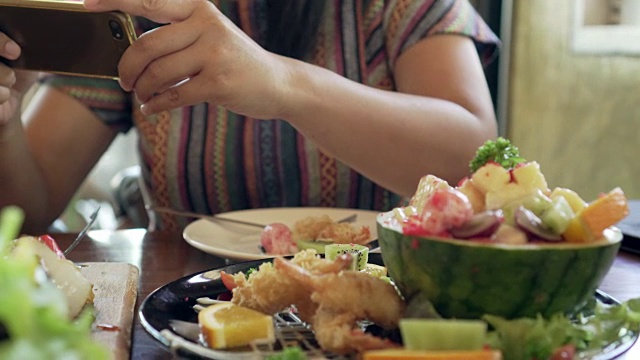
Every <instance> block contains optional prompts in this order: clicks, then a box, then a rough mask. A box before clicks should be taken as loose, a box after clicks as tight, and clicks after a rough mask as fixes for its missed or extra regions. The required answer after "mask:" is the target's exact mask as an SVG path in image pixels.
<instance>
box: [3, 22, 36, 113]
mask: <svg viewBox="0 0 640 360" xmlns="http://www.w3.org/2000/svg"><path fill="white" fill-rule="evenodd" d="M20 52H21V49H20V46H18V44H16V42H15V41H13V40H11V39H10V38H9V37H8V36H7V35H5V34H4V33H2V32H0V57H1V58H4V59H8V60H15V59H17V58H18V57H19V56H20ZM36 76H37V73H36V72H31V71H20V70H14V69H12V68H11V67H9V66H7V65H5V64H4V63H2V62H0V126H2V125H6V124H8V123H9V121H10V120H11V119H12V118H14V117H15V116H16V114H17V113H18V111H19V110H20V104H21V102H22V97H23V96H24V94H25V93H26V92H27V90H29V88H31V86H32V85H33V84H34V82H35V80H36Z"/></svg>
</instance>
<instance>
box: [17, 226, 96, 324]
mask: <svg viewBox="0 0 640 360" xmlns="http://www.w3.org/2000/svg"><path fill="white" fill-rule="evenodd" d="M43 239H46V241H47V242H48V243H49V244H55V241H53V239H52V238H51V237H49V236H46V235H45V236H40V237H35V236H22V237H20V238H18V239H16V240H15V241H14V242H13V244H12V246H13V248H12V250H11V252H12V253H15V252H28V251H31V252H33V253H34V254H35V255H36V256H37V257H38V258H39V259H40V265H41V267H42V269H44V271H45V272H46V275H47V276H48V277H49V279H50V280H51V281H52V282H53V283H54V284H55V285H56V286H57V287H58V288H60V290H62V293H63V294H64V296H65V298H66V301H65V303H66V304H67V307H68V310H69V318H75V317H76V316H78V314H80V312H81V311H82V309H83V308H84V307H85V305H87V304H91V303H92V302H93V297H94V294H93V285H92V284H91V283H90V282H89V280H87V278H85V277H84V275H82V273H80V270H79V269H78V267H77V266H76V265H75V264H74V263H73V262H71V261H69V260H67V259H65V258H64V255H62V253H61V252H56V250H52V249H51V248H50V247H49V246H47V245H46V243H45V242H44V241H43ZM52 246H53V247H54V249H56V248H57V245H52ZM25 247H28V248H30V249H26V250H25V249H24V248H25Z"/></svg>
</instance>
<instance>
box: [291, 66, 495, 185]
mask: <svg viewBox="0 0 640 360" xmlns="http://www.w3.org/2000/svg"><path fill="white" fill-rule="evenodd" d="M291 69H292V72H291V79H292V80H291V81H292V86H291V89H292V91H291V92H290V93H289V101H287V104H289V105H290V106H287V107H286V108H285V110H284V111H285V113H284V114H283V117H284V118H285V119H286V120H288V121H289V122H290V123H291V124H292V125H293V126H295V127H296V128H297V129H298V130H299V131H300V132H301V133H303V134H304V135H305V136H306V137H307V138H309V139H310V140H311V141H313V142H314V143H315V144H316V145H318V146H319V147H320V148H322V149H323V151H325V152H327V153H328V154H330V155H333V156H335V157H336V158H338V159H340V160H341V161H343V162H345V163H346V164H348V165H350V166H352V167H353V168H354V169H356V170H358V171H359V172H361V173H363V174H364V175H366V176H368V177H369V178H371V179H372V180H374V181H376V182H377V183H379V184H380V185H382V186H385V187H387V188H389V189H391V190H394V191H396V192H398V193H400V194H404V195H410V194H412V193H413V192H414V191H415V187H416V185H417V182H418V180H419V178H420V177H421V176H423V175H426V174H434V175H437V176H439V177H441V178H443V179H446V180H448V181H449V182H450V183H452V184H455V183H456V182H457V181H458V180H460V179H461V178H462V177H464V176H465V175H467V174H468V163H469V161H470V160H471V159H472V157H473V156H474V153H475V150H476V148H477V147H478V146H479V145H480V144H482V143H483V142H484V141H485V140H486V139H487V138H489V137H493V136H495V135H496V127H495V119H494V118H493V117H489V118H481V117H480V116H477V115H475V114H473V113H471V112H470V111H469V110H467V109H465V108H464V107H462V106H460V105H458V104H456V103H453V102H451V101H445V100H441V99H436V98H433V97H425V96H417V95H410V94H404V93H398V92H391V91H384V90H379V89H375V88H372V87H368V86H365V85H362V84H359V83H356V82H353V81H350V80H348V79H345V78H343V77H341V76H339V75H337V74H335V73H332V72H330V71H327V70H324V69H322V68H319V67H315V66H312V65H308V64H304V63H300V62H295V61H292V64H291Z"/></svg>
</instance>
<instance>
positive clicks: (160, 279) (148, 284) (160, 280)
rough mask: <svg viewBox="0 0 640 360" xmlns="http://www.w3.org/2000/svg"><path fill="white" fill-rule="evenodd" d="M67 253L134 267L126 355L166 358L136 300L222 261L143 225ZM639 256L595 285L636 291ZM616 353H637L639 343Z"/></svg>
mask: <svg viewBox="0 0 640 360" xmlns="http://www.w3.org/2000/svg"><path fill="white" fill-rule="evenodd" d="M54 237H55V239H56V240H57V241H58V242H59V244H60V247H61V248H63V249H64V248H66V246H67V245H68V244H70V243H71V241H72V240H73V239H74V237H75V234H55V235H54ZM69 259H70V260H73V261H77V262H96V261H109V262H126V263H130V264H133V265H135V266H137V267H138V268H139V269H140V284H139V293H138V302H137V304H136V311H135V314H136V318H135V322H134V327H133V330H132V348H131V358H132V359H145V360H146V359H171V358H172V355H171V354H170V353H169V351H168V350H165V349H164V348H163V347H162V346H161V345H160V343H159V342H157V341H156V340H155V339H153V338H152V337H151V336H150V335H148V334H147V332H146V331H145V330H144V328H143V327H142V325H141V324H140V321H139V319H138V316H137V310H138V306H139V305H140V303H141V302H142V300H144V299H145V298H146V296H147V295H149V293H151V292H152V291H153V290H155V289H157V288H159V287H161V286H163V285H165V284H167V283H169V282H171V281H174V280H176V279H178V278H181V277H183V276H186V275H189V274H193V273H196V272H199V271H202V270H206V269H210V268H214V267H219V266H224V265H225V264H226V263H225V260H224V259H221V258H219V257H216V256H213V255H209V254H206V253H204V252H202V251H200V250H198V249H195V248H194V247H192V246H190V245H189V244H187V243H186V242H185V241H184V240H183V238H182V234H179V233H168V232H147V231H145V230H143V229H132V230H120V231H104V230H98V231H92V232H90V233H89V237H87V238H86V239H85V240H84V241H83V242H81V243H80V244H79V245H78V247H76V248H75V249H74V250H73V251H72V252H71V254H70V255H69ZM638 274H640V256H637V255H632V254H628V253H623V252H621V253H620V254H619V255H618V257H617V259H616V261H615V263H614V265H613V268H612V269H611V271H610V272H609V274H608V275H607V277H606V278H605V280H604V282H603V283H602V286H601V289H602V290H603V291H605V292H606V293H608V294H609V295H611V296H613V297H614V298H616V299H618V300H620V301H625V300H628V299H630V298H634V297H640V281H638ZM619 359H625V360H631V359H640V344H635V345H634V347H633V348H632V349H631V350H629V351H628V352H627V353H625V354H624V355H622V356H620V357H619Z"/></svg>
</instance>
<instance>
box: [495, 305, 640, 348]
mask: <svg viewBox="0 0 640 360" xmlns="http://www.w3.org/2000/svg"><path fill="white" fill-rule="evenodd" d="M483 319H484V320H485V321H487V322H488V323H489V325H490V326H491V327H492V328H493V329H494V330H493V331H492V332H491V333H490V334H489V336H488V342H489V345H490V346H491V347H492V348H495V349H500V350H501V351H502V355H503V357H504V359H505V360H511V359H513V360H517V359H548V358H549V357H550V356H551V355H552V354H553V353H554V351H555V350H557V349H558V348H560V347H561V346H563V345H573V346H574V347H575V349H576V350H577V351H580V352H582V353H586V354H590V353H599V352H601V351H602V349H604V348H606V347H607V346H609V345H610V344H612V343H614V342H616V341H618V340H620V338H621V337H622V336H625V335H627V336H631V335H632V334H634V333H635V334H637V333H638V332H639V331H640V298H637V299H631V300H629V301H626V302H624V303H622V304H614V305H607V304H602V303H597V304H596V305H595V308H594V310H593V314H591V315H582V316H579V317H578V319H573V320H570V319H569V318H567V317H566V316H563V315H560V314H559V315H556V316H553V317H551V318H550V319H543V318H542V317H538V318H535V319H532V318H521V319H514V320H505V319H503V318H501V317H497V316H492V315H485V316H483Z"/></svg>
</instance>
